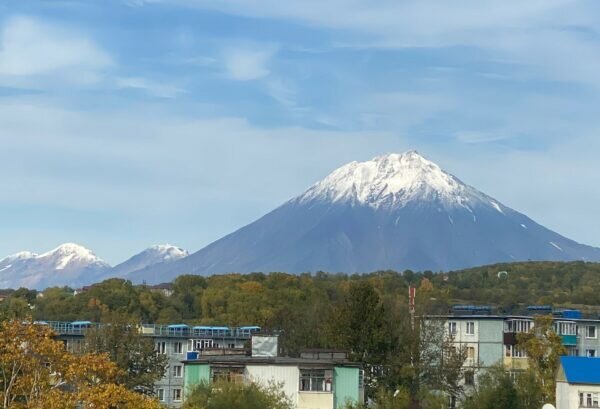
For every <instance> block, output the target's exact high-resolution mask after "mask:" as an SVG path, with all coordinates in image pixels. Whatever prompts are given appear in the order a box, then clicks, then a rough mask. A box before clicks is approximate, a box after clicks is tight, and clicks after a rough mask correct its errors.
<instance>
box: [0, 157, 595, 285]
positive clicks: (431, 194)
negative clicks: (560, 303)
mask: <svg viewBox="0 0 600 409" xmlns="http://www.w3.org/2000/svg"><path fill="white" fill-rule="evenodd" d="M526 260H555V261H572V260H586V261H600V249H598V248H595V247H590V246H586V245H583V244H579V243H577V242H575V241H573V240H570V239H568V238H565V237H563V236H561V235H560V234H558V233H555V232H553V231H551V230H549V229H547V228H545V227H543V226H541V225H539V224H538V223H536V222H534V221H533V220H532V219H530V218H529V217H527V216H525V215H523V214H521V213H519V212H517V211H515V210H513V209H511V208H509V207H507V206H505V205H503V204H502V203H500V201H498V200H496V199H494V198H492V197H490V196H488V195H486V194H484V193H482V192H480V191H478V190H477V189H475V188H474V187H471V186H468V185H466V184H464V183H463V182H461V181H460V180H459V179H458V178H456V177H455V176H453V175H451V174H449V173H447V172H445V171H444V170H442V169H441V168H440V167H439V166H438V165H436V164H435V163H433V162H431V161H429V160H427V159H425V158H424V157H423V156H421V155H420V154H419V153H417V152H415V151H411V152H406V153H404V154H389V155H383V156H379V157H376V158H374V159H372V160H370V161H366V162H360V163H359V162H351V163H349V164H347V165H344V166H342V167H340V168H339V169H336V170H334V171H333V172H332V173H331V174H330V175H329V176H327V177H326V178H325V179H323V180H321V181H320V182H318V183H316V184H314V185H313V186H311V187H310V188H309V189H308V190H306V191H305V192H304V193H302V194H301V195H299V196H297V197H295V198H293V199H291V200H290V201H288V202H286V203H284V204H283V205H282V206H280V207H278V208H277V209H275V210H273V211H272V212H270V213H268V214H267V215H265V216H263V217H261V218H260V219H258V220H256V221H255V222H253V223H251V224H249V225H247V226H245V227H242V228H241V229H239V230H237V231H235V232H233V233H231V234H229V235H227V236H225V237H223V238H221V239H219V240H217V241H215V242H214V243H212V244H210V245H208V246H207V247H205V248H203V249H201V250H200V251H197V252H196V253H194V254H191V255H188V254H187V252H186V251H185V250H182V249H179V248H176V247H173V246H168V245H164V246H154V247H151V248H150V249H147V250H145V251H144V252H142V253H140V254H138V255H136V256H134V257H132V258H131V259H129V260H127V261H126V262H124V263H122V264H120V265H118V266H116V267H114V268H111V267H110V266H108V265H107V264H106V263H105V262H103V261H102V260H100V259H98V258H97V257H96V256H94V255H93V253H92V252H91V251H89V250H87V249H85V248H83V247H80V246H77V245H73V244H68V245H63V246H61V247H59V248H57V249H55V250H53V251H51V252H49V253H45V254H42V255H35V254H32V253H27V252H24V253H18V254H16V255H13V256H9V257H7V258H5V259H3V260H0V287H18V286H27V287H34V288H43V287H44V286H48V285H65V284H66V285H71V286H73V285H78V284H81V283H91V282H94V281H98V280H100V279H103V278H107V277H113V276H115V277H124V278H127V279H130V280H132V281H133V282H136V283H140V282H147V283H149V284H152V283H161V282H166V281H170V280H172V279H173V278H175V277H177V276H178V275H180V274H201V275H210V274H218V273H228V272H239V273H247V272H252V271H264V272H270V271H285V272H290V273H300V272H315V271H319V270H323V271H330V272H346V273H354V272H370V271H375V270H382V269H394V270H405V269H412V270H417V271H420V270H433V271H447V270H453V269H461V268H466V267H474V266H479V265H483V264H492V263H498V262H510V261H526Z"/></svg>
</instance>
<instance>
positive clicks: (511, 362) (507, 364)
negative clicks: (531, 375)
mask: <svg viewBox="0 0 600 409" xmlns="http://www.w3.org/2000/svg"><path fill="white" fill-rule="evenodd" d="M502 363H503V365H504V369H507V370H511V369H516V370H523V371H524V370H526V369H527V368H529V359H528V358H507V357H505V358H504V360H503V362H502Z"/></svg>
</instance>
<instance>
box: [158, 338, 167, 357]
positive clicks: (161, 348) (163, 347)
mask: <svg viewBox="0 0 600 409" xmlns="http://www.w3.org/2000/svg"><path fill="white" fill-rule="evenodd" d="M156 352H158V353H159V354H163V355H164V354H166V353H167V343H166V342H165V341H158V342H156Z"/></svg>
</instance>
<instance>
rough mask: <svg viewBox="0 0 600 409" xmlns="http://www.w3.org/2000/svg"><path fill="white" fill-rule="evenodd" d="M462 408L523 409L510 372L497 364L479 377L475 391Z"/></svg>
mask: <svg viewBox="0 0 600 409" xmlns="http://www.w3.org/2000/svg"><path fill="white" fill-rule="evenodd" d="M463 408H464V409H523V406H522V404H521V396H520V393H519V391H518V390H517V387H516V385H515V384H514V382H513V380H512V378H511V377H510V374H509V373H508V372H506V371H505V370H504V368H503V367H502V366H501V365H499V366H496V367H493V368H490V369H488V370H487V371H486V372H485V373H483V374H482V375H481V376H480V377H479V382H478V385H477V387H476V388H475V391H474V392H473V394H472V395H471V396H469V397H468V398H467V399H466V400H465V402H464V405H463Z"/></svg>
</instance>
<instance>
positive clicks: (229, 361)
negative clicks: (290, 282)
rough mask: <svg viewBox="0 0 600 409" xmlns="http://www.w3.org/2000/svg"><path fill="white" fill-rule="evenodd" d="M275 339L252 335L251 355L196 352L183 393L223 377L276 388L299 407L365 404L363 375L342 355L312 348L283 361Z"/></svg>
mask: <svg viewBox="0 0 600 409" xmlns="http://www.w3.org/2000/svg"><path fill="white" fill-rule="evenodd" d="M277 351H278V347H277V337H272V336H268V337H267V336H254V337H253V338H252V354H251V355H250V356H247V355H226V354H223V353H221V354H211V353H208V354H197V355H193V356H190V358H189V359H187V360H186V361H184V365H185V371H184V372H185V391H190V390H191V389H192V388H193V387H194V386H195V385H197V384H199V383H200V382H213V381H216V380H219V379H227V380H229V381H238V382H246V381H252V382H256V383H259V384H262V385H265V386H268V385H270V384H273V383H275V384H278V385H281V386H282V390H283V392H284V393H285V394H286V395H287V396H288V398H289V399H290V400H291V401H292V403H293V404H294V405H295V407H297V408H298V409H342V408H343V407H345V405H346V404H348V403H357V402H364V385H363V376H364V374H363V372H362V370H361V368H360V365H359V364H357V363H352V362H349V361H348V360H347V358H346V354H345V353H344V352H340V351H326V350H312V351H307V352H305V353H303V354H301V356H300V357H299V358H290V357H281V356H279V354H278V353H277Z"/></svg>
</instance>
